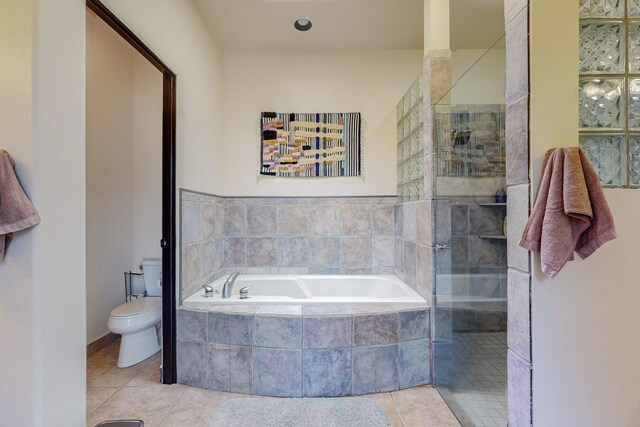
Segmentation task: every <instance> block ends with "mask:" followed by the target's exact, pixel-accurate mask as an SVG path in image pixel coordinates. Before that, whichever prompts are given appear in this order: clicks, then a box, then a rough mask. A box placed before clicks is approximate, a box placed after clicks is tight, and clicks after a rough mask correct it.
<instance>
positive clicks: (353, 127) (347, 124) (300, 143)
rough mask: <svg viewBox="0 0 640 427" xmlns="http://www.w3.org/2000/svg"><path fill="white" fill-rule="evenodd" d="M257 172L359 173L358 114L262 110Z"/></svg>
mask: <svg viewBox="0 0 640 427" xmlns="http://www.w3.org/2000/svg"><path fill="white" fill-rule="evenodd" d="M260 123H261V124H260V135H261V146H260V159H261V166H260V174H261V175H271V176H282V177H318V176H323V177H327V176H359V175H361V171H362V169H361V165H360V151H361V139H360V134H361V123H360V113H272V112H265V113H262V118H261V121H260Z"/></svg>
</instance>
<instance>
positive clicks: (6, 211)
mask: <svg viewBox="0 0 640 427" xmlns="http://www.w3.org/2000/svg"><path fill="white" fill-rule="evenodd" d="M14 166H15V163H14V161H13V159H12V158H11V156H10V155H9V153H7V152H6V151H4V150H0V260H2V259H3V258H4V256H5V254H6V252H7V248H8V247H9V243H10V242H11V239H12V234H13V233H14V232H16V231H20V230H24V229H26V228H29V227H33V226H34V225H36V224H38V223H39V222H40V216H38V212H37V211H36V209H35V208H34V207H33V204H32V203H31V201H30V200H29V198H28V197H27V195H26V194H25V193H24V190H23V189H22V186H21V185H20V181H18V177H16V174H15V171H14V169H13V168H14Z"/></svg>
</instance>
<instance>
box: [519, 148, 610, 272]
mask: <svg viewBox="0 0 640 427" xmlns="http://www.w3.org/2000/svg"><path fill="white" fill-rule="evenodd" d="M615 238H616V231H615V226H614V223H613V216H612V215H611V211H610V210H609V206H608V205H607V201H606V200H605V198H604V192H603V191H602V186H601V185H600V179H599V178H598V174H597V173H596V171H595V170H594V169H593V167H592V166H591V163H589V160H588V159H587V156H585V154H584V153H583V152H582V150H581V149H580V148H578V147H572V148H558V149H556V150H554V151H553V152H552V153H551V154H550V155H549V154H547V158H546V159H545V166H544V175H543V177H542V181H541V183H540V189H539V190H538V196H537V198H536V203H535V205H534V206H533V212H532V213H531V216H530V217H529V221H528V222H527V225H526V227H525V229H524V232H523V233H522V240H521V241H520V246H522V247H523V248H525V249H529V250H530V251H533V252H540V258H541V264H542V271H543V272H544V273H545V274H546V275H547V276H549V277H555V276H556V275H557V274H558V272H559V271H560V270H561V269H562V267H564V265H565V264H566V263H567V261H570V260H571V259H573V252H574V251H575V252H577V253H578V255H580V257H581V258H583V259H584V258H586V257H588V256H589V255H591V254H592V253H593V252H595V251H596V249H598V248H599V247H600V246H602V245H603V244H605V243H606V242H608V241H609V240H613V239H615Z"/></svg>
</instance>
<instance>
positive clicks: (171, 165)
mask: <svg viewBox="0 0 640 427" xmlns="http://www.w3.org/2000/svg"><path fill="white" fill-rule="evenodd" d="M86 6H87V9H88V10H89V11H91V12H92V13H94V14H95V15H96V16H97V17H98V18H100V19H101V20H102V21H104V22H105V23H106V24H107V25H108V26H109V27H111V28H112V29H113V30H114V31H115V32H116V33H117V34H118V35H119V36H120V37H122V38H123V39H124V41H126V42H127V43H128V44H129V45H130V46H131V47H133V48H134V49H135V50H136V51H137V52H139V53H140V54H141V55H142V56H143V57H144V58H145V59H146V60H147V61H148V63H150V64H151V65H152V66H153V67H155V68H156V69H157V70H158V71H160V73H161V74H162V119H161V120H162V129H161V139H162V156H161V157H162V160H161V164H162V166H161V167H162V172H161V175H162V177H161V193H162V196H161V198H162V201H161V204H162V218H161V222H162V224H161V236H159V240H158V242H157V244H158V245H160V248H161V258H162V348H161V350H162V374H161V379H162V383H164V384H173V383H175V382H176V352H175V347H176V341H175V339H176V338H175V337H176V333H175V327H176V321H175V316H176V308H175V307H176V299H175V298H176V297H175V294H176V293H175V271H176V226H175V222H176V212H175V205H176V74H175V73H174V72H173V71H171V69H170V68H169V67H168V66H167V65H166V64H164V63H163V62H162V60H160V58H159V57H158V56H157V55H156V54H155V53H154V52H153V51H152V50H151V49H149V47H147V46H146V45H145V44H144V43H143V42H142V41H141V40H140V39H139V38H138V37H137V36H136V35H135V34H134V33H133V32H132V31H131V30H130V29H129V28H127V26H126V25H125V24H124V23H123V22H122V21H120V20H119V19H118V18H117V17H116V16H115V15H114V14H113V13H112V12H111V11H110V10H109V9H108V8H107V7H106V6H105V5H104V4H103V3H102V2H100V1H99V0H87V1H86ZM114 126H118V124H114ZM123 244H126V242H123Z"/></svg>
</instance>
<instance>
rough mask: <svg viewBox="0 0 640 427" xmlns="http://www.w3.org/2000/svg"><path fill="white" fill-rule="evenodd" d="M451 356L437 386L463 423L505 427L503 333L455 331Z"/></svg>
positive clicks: (504, 355)
mask: <svg viewBox="0 0 640 427" xmlns="http://www.w3.org/2000/svg"><path fill="white" fill-rule="evenodd" d="M452 355H453V357H452V359H451V363H450V364H449V363H447V364H448V365H449V366H447V367H446V368H445V369H446V375H447V376H448V377H446V378H442V377H441V376H440V375H439V374H438V378H439V379H438V383H437V385H438V390H439V391H440V394H442V396H443V397H444V398H445V400H446V401H447V403H448V404H449V406H450V407H451V409H452V410H453V412H454V413H455V414H456V416H457V417H458V419H459V420H460V421H461V423H462V425H463V426H486V427H489V426H491V427H494V426H499V427H504V426H506V425H507V396H506V384H507V334H506V332H483V333H454V335H453V348H452ZM436 363H437V362H436ZM436 366H437V365H436ZM440 378H442V380H440Z"/></svg>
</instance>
